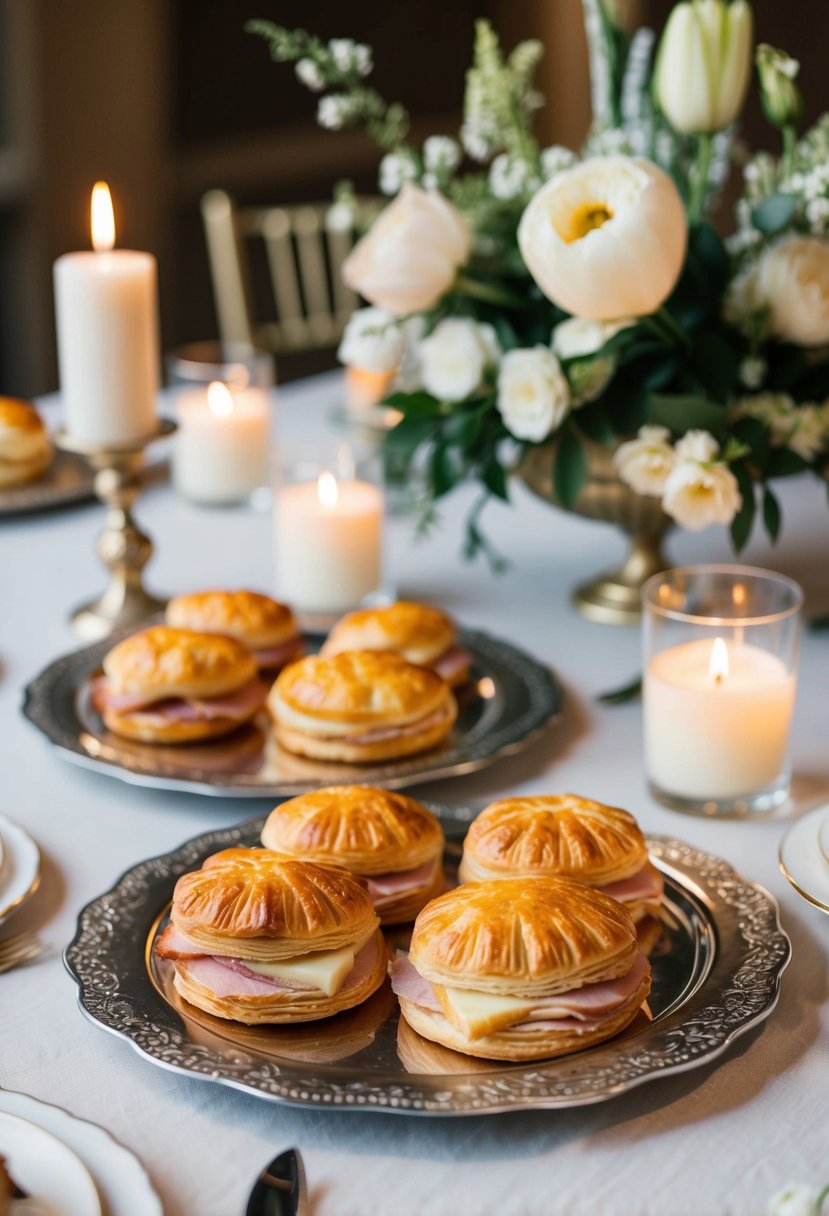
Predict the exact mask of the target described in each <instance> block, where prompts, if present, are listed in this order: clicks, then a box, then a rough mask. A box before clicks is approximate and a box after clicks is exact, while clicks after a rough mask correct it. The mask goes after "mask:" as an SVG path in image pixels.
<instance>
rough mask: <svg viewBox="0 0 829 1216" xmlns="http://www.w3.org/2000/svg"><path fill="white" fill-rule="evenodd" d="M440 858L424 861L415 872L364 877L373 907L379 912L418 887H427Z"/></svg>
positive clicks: (408, 871) (407, 871)
mask: <svg viewBox="0 0 829 1216" xmlns="http://www.w3.org/2000/svg"><path fill="white" fill-rule="evenodd" d="M439 865H440V858H439V857H435V858H433V859H432V860H431V861H424V863H423V865H422V866H418V867H417V869H416V870H405V871H404V872H403V873H402V874H374V875H372V876H371V877H366V879H365V881H366V885H367V887H368V893H369V895H370V896H371V901H372V903H373V904H374V907H375V908H376V909H377V910H378V911H380V910H381V909H382V908H384V907H386V906H387V905H388V904H392V903H395V902H396V901H397V900H398V899H400V898H401V896H403V895H407V894H408V893H409V892H410V891H415V890H416V889H417V888H418V887H428V886H430V885H431V883H432V880H433V879H434V877H435V874H436V871H437V868H438V866H439Z"/></svg>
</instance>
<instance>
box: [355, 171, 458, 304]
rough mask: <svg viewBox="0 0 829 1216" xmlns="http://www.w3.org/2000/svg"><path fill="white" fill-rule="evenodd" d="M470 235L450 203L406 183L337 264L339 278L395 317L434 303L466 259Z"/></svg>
mask: <svg viewBox="0 0 829 1216" xmlns="http://www.w3.org/2000/svg"><path fill="white" fill-rule="evenodd" d="M470 246H471V237H470V233H469V229H468V227H467V225H466V222H465V220H464V218H463V216H462V215H461V213H460V212H459V211H458V210H457V208H456V207H454V206H453V205H452V203H450V202H449V201H448V199H446V198H444V197H443V195H442V194H439V193H438V192H437V191H435V190H422V189H421V188H420V187H419V186H416V185H414V183H412V182H407V183H406V184H405V185H404V186H403V189H402V190H401V191H400V193H399V195H398V196H397V198H396V199H395V200H394V202H393V203H390V204H389V205H388V207H386V208H385V210H383V211H382V212H381V213H380V215H379V216H378V217H377V219H376V220H375V221H374V224H373V225H372V226H371V228H370V229H369V231H368V232H367V233H366V235H365V236H364V237H363V238H362V239H361V240H359V241H358V242H357V244H356V245H355V246H354V248H353V249H352V251H351V253H350V254H349V255H348V257H347V258H346V260H345V262H344V263H343V268H342V275H343V280H344V282H345V283H346V284H347V286H349V287H350V288H352V290H354V291H357V292H359V293H360V295H361V296H364V297H365V299H366V300H368V301H369V303H371V304H376V305H377V306H378V307H379V308H385V309H386V311H387V312H390V313H393V314H394V315H395V316H405V315H406V314H407V313H412V312H423V311H425V310H426V309H428V308H431V307H432V305H434V304H436V303H437V301H438V300H439V299H440V297H441V296H442V295H444V294H445V293H446V292H447V291H448V290H449V288H450V287H451V286H452V283H453V281H454V278H455V274H456V272H457V270H458V267H459V266H462V265H463V264H464V263H465V262H466V260H467V258H468V257H469V250H470Z"/></svg>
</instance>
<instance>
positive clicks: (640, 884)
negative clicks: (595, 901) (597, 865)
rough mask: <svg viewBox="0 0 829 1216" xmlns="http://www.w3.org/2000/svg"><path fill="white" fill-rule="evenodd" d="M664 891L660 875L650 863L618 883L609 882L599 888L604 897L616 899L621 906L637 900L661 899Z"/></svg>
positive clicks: (663, 883) (663, 882)
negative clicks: (608, 896)
mask: <svg viewBox="0 0 829 1216" xmlns="http://www.w3.org/2000/svg"><path fill="white" fill-rule="evenodd" d="M664 889H665V881H664V879H663V877H662V875H661V873H660V872H659V870H657V869H656V867H655V866H652V865H651V864H650V862H646V863H645V864H644V865H643V866H642V869H641V870H638V871H637V872H636V873H635V874H631V876H630V878H623V879H621V880H620V881H619V882H611V883H608V884H607V886H605V887H599V890H600V891H601V892H602V893H603V894H604V895H610V896H611V898H612V899H618V900H619V902H620V903H623V904H624V903H634V902H638V901H639V900H648V899H654V900H656V899H661V898H662V893H663V891H664Z"/></svg>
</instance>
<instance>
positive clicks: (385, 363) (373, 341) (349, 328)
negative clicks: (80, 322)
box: [337, 308, 405, 372]
mask: <svg viewBox="0 0 829 1216" xmlns="http://www.w3.org/2000/svg"><path fill="white" fill-rule="evenodd" d="M404 345H405V342H404V337H403V334H402V333H401V330H400V325H399V323H398V321H397V318H396V317H393V316H392V315H391V313H388V312H386V311H385V309H383V308H359V309H358V310H357V312H355V313H352V314H351V317H350V318H349V321H348V324H347V325H346V327H345V330H344V331H343V336H342V341H341V342H340V346H339V349H338V351H337V358H338V359H339V361H340V363H344V364H345V365H346V366H347V367H361V368H364V369H365V370H366V371H370V372H393V371H395V369H396V368H398V367H399V366H400V364H401V362H402V360H403V349H404Z"/></svg>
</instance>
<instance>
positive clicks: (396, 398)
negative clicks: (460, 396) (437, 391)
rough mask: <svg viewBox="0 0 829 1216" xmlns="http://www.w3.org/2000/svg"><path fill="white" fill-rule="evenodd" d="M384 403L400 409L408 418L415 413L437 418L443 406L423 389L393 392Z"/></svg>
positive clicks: (424, 416)
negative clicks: (413, 391) (410, 391)
mask: <svg viewBox="0 0 829 1216" xmlns="http://www.w3.org/2000/svg"><path fill="white" fill-rule="evenodd" d="M383 404H384V405H390V406H393V407H394V409H396V410H400V412H401V413H402V414H405V415H406V417H407V418H408V417H411V416H413V415H415V414H417V415H419V416H420V417H421V418H437V417H438V415H439V414H440V412H441V408H442V407H441V403H440V402H439V401H438V399H437V398H436V397H433V396H432V394H431V393H426V392H423V391H422V390H421V391H419V392H416V393H391V394H390V395H389V396H388V397H386V398H385V399H384V402H383Z"/></svg>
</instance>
